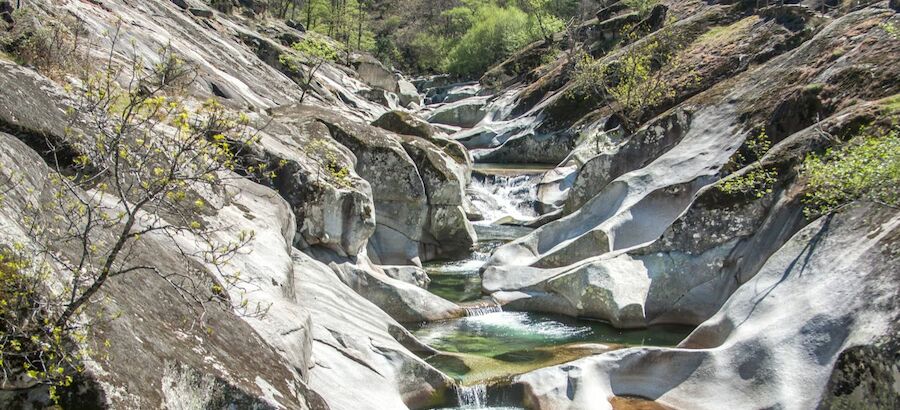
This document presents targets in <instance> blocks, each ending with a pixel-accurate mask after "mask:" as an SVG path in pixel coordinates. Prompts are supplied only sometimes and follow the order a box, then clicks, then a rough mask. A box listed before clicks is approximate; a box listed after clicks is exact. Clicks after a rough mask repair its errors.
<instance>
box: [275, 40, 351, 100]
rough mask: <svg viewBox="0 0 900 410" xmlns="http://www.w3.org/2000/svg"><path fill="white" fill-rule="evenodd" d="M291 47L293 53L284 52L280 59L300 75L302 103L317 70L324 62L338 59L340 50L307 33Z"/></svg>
mask: <svg viewBox="0 0 900 410" xmlns="http://www.w3.org/2000/svg"><path fill="white" fill-rule="evenodd" d="M291 49H292V51H293V52H292V53H286V54H282V55H281V56H279V60H280V61H281V64H283V65H284V66H285V67H286V68H287V69H288V70H289V71H290V72H291V73H295V74H298V75H299V76H300V77H299V81H300V87H301V88H302V92H301V94H300V103H302V102H303V100H305V99H306V95H307V94H308V93H309V90H310V89H311V88H312V82H313V80H315V76H316V72H318V71H319V69H320V68H322V66H323V65H324V64H326V63H328V62H331V61H336V60H337V58H338V50H337V49H336V48H335V47H332V46H331V44H328V42H327V41H325V40H324V39H322V38H320V37H318V36H315V35H307V37H306V38H304V39H303V40H302V41H299V42H297V43H294V44H293V45H292V46H291Z"/></svg>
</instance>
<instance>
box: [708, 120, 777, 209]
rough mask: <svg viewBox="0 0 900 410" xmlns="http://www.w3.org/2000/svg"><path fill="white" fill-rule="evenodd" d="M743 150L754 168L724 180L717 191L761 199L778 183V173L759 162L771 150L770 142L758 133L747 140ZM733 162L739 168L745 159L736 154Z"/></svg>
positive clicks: (742, 155)
mask: <svg viewBox="0 0 900 410" xmlns="http://www.w3.org/2000/svg"><path fill="white" fill-rule="evenodd" d="M744 148H745V150H746V151H748V152H749V154H750V155H752V156H753V157H754V158H755V161H756V164H755V167H754V168H752V169H750V170H749V171H748V172H747V173H745V174H743V175H740V176H734V177H730V178H727V179H725V180H724V181H722V183H721V184H720V185H719V189H720V190H722V192H726V193H729V194H737V193H743V194H751V195H753V196H755V197H757V198H762V197H764V196H766V195H768V194H770V193H772V188H773V187H774V186H775V183H776V182H777V181H778V172H777V171H776V170H774V169H769V168H766V167H764V166H763V165H762V163H761V161H760V160H761V159H762V157H763V156H764V155H765V154H766V153H767V152H769V149H771V148H772V142H771V141H770V140H769V137H768V136H767V135H766V134H765V133H760V134H759V135H757V136H756V137H753V138H751V139H749V140H747V142H746V143H745V144H744ZM733 161H734V163H736V164H738V166H740V165H741V164H744V163H746V161H747V158H746V157H745V156H744V154H741V153H738V154H736V155H735V157H734V158H733Z"/></svg>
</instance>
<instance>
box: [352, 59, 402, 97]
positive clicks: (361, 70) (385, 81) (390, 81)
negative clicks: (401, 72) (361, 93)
mask: <svg viewBox="0 0 900 410" xmlns="http://www.w3.org/2000/svg"><path fill="white" fill-rule="evenodd" d="M353 58H354V60H353V68H354V69H355V70H356V73H357V75H358V76H359V79H360V80H362V82H364V83H366V84H368V85H369V86H370V87H374V88H380V89H382V90H385V91H390V92H392V93H398V92H400V84H399V81H398V79H397V75H396V74H394V73H393V72H392V71H390V70H388V69H387V68H386V67H385V66H384V64H381V62H380V61H378V60H377V59H375V57H372V56H371V55H368V54H358V55H354V56H353Z"/></svg>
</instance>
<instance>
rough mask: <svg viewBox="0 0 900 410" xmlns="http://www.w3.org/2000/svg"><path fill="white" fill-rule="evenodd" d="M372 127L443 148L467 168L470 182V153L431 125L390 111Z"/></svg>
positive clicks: (414, 117)
mask: <svg viewBox="0 0 900 410" xmlns="http://www.w3.org/2000/svg"><path fill="white" fill-rule="evenodd" d="M372 125H374V126H376V127H380V128H384V129H386V130H388V131H393V132H396V133H398V134H402V135H412V136H415V137H419V138H423V139H425V140H428V141H429V142H431V143H433V144H435V145H437V146H439V147H441V149H443V150H444V152H445V153H446V154H447V155H449V156H450V157H451V158H453V160H454V161H456V162H457V163H458V164H460V165H463V166H465V167H466V168H467V169H465V170H464V174H465V175H466V177H465V178H464V179H465V180H468V175H469V172H468V168H471V165H472V157H471V155H470V154H469V151H468V150H467V149H466V148H465V147H464V146H463V145H462V144H460V143H459V142H457V141H454V140H451V139H447V138H443V137H441V136H439V132H438V131H437V130H436V129H435V128H434V127H433V126H432V125H431V124H429V123H427V122H425V121H423V120H421V119H419V118H418V117H416V116H413V115H412V114H409V113H405V112H403V111H389V112H387V113H385V114H384V115H382V116H381V117H380V118H378V119H377V120H375V122H373V123H372Z"/></svg>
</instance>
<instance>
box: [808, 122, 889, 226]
mask: <svg viewBox="0 0 900 410" xmlns="http://www.w3.org/2000/svg"><path fill="white" fill-rule="evenodd" d="M802 175H803V176H804V177H805V178H806V181H807V188H808V193H807V194H806V198H805V202H806V204H807V207H806V212H807V215H811V216H812V215H817V214H827V213H830V212H833V211H835V210H837V209H839V208H840V207H841V206H843V205H845V204H847V203H849V202H852V201H854V200H869V201H874V202H878V203H881V204H884V205H888V206H891V207H900V127H897V126H894V127H893V128H892V129H890V130H888V131H883V132H872V131H868V130H864V131H863V132H862V133H861V135H860V136H858V137H856V138H854V139H853V140H851V142H849V143H848V144H847V145H845V146H843V147H840V148H835V149H830V150H828V151H827V152H825V154H823V155H809V156H808V157H807V158H806V160H805V161H804V164H803V172H802Z"/></svg>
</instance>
